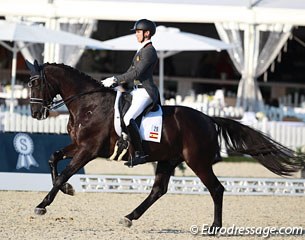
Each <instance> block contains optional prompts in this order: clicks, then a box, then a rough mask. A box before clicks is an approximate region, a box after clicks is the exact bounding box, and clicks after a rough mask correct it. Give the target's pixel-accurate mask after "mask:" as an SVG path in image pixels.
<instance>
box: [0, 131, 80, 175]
mask: <svg viewBox="0 0 305 240" xmlns="http://www.w3.org/2000/svg"><path fill="white" fill-rule="evenodd" d="M69 144H71V139H70V136H69V135H64V134H61V135H58V134H38V133H36V134H35V133H33V134H31V133H4V132H0V172H24V173H50V172H51V171H50V167H49V163H48V162H49V159H50V157H51V155H52V154H53V153H54V152H55V151H57V150H61V149H62V148H64V147H65V146H67V145H69ZM70 160H71V159H65V160H61V161H60V162H59V163H58V171H59V173H60V172H61V171H62V170H63V169H64V168H65V166H66V165H67V164H68V163H69V161H70ZM78 173H84V169H81V170H80V171H78Z"/></svg>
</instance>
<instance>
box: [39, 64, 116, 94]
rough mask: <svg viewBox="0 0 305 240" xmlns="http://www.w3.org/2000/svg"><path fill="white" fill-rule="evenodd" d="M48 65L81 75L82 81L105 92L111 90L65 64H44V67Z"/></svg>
mask: <svg viewBox="0 0 305 240" xmlns="http://www.w3.org/2000/svg"><path fill="white" fill-rule="evenodd" d="M46 65H51V66H56V67H59V68H63V69H64V70H66V71H68V72H72V73H74V74H76V75H79V77H80V78H82V80H85V81H88V82H91V83H93V84H95V85H97V86H99V87H100V88H102V89H104V90H111V89H110V88H105V87H103V86H102V85H101V83H100V82H99V81H98V80H96V79H94V78H93V77H91V76H89V75H88V74H86V73H84V72H81V71H80V70H78V69H76V68H73V67H71V66H68V65H66V64H63V63H44V64H43V66H46Z"/></svg>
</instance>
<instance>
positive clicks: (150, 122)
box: [114, 91, 163, 142]
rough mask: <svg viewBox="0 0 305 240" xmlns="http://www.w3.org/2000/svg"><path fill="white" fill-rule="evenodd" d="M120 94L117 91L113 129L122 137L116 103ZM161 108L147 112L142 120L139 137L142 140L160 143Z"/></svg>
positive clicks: (116, 103)
mask: <svg viewBox="0 0 305 240" xmlns="http://www.w3.org/2000/svg"><path fill="white" fill-rule="evenodd" d="M120 96H121V92H119V91H117V96H116V100H115V104H114V129H115V131H116V133H117V135H118V136H121V135H122V128H121V120H120V113H119V109H118V102H119V98H120ZM162 114H163V113H162V108H161V107H160V106H159V108H158V111H155V112H149V113H147V114H146V115H145V116H144V117H143V118H142V122H141V126H140V135H141V138H142V140H145V141H151V142H160V141H161V133H162Z"/></svg>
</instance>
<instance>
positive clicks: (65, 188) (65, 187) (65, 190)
mask: <svg viewBox="0 0 305 240" xmlns="http://www.w3.org/2000/svg"><path fill="white" fill-rule="evenodd" d="M60 190H61V191H62V192H63V193H65V194H68V195H70V196H74V194H75V191H74V188H73V187H72V185H71V184H69V183H64V184H63V185H62V187H61V188H60Z"/></svg>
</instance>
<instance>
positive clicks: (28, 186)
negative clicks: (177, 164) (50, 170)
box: [0, 173, 305, 196]
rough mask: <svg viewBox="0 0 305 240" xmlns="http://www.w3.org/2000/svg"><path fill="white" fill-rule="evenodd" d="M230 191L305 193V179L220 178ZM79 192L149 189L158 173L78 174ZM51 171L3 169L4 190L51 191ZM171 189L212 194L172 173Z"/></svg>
mask: <svg viewBox="0 0 305 240" xmlns="http://www.w3.org/2000/svg"><path fill="white" fill-rule="evenodd" d="M219 180H220V182H221V183H222V184H223V186H224V187H225V189H226V191H225V194H227V195H275V196H281V195H282V196H305V179H285V178H219ZM69 183H71V184H72V185H73V187H74V189H75V191H76V192H112V193H113V192H115V193H149V192H150V191H151V188H152V185H153V183H154V176H128V175H127V176H126V175H86V174H77V175H74V176H73V177H72V178H71V179H70V180H69ZM51 187H52V181H51V175H50V174H30V173H0V190H20V191H49V190H50V189H51ZM168 193H174V194H209V192H208V190H207V188H206V187H205V186H204V185H203V184H202V183H201V181H200V179H199V178H197V177H171V179H170V182H169V186H168Z"/></svg>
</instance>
